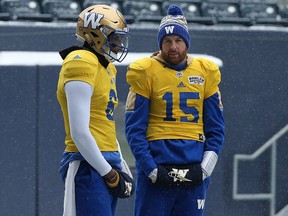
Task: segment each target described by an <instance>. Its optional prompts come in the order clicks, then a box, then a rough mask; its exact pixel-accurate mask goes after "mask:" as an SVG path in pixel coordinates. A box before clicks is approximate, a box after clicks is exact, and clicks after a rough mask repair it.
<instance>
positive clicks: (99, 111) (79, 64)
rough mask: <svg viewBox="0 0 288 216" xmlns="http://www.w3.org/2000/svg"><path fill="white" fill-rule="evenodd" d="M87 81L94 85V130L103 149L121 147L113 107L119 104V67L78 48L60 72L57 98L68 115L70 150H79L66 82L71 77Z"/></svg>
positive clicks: (68, 149)
mask: <svg viewBox="0 0 288 216" xmlns="http://www.w3.org/2000/svg"><path fill="white" fill-rule="evenodd" d="M75 80H77V81H83V82H86V83H88V84H90V85H91V86H92V87H93V88H94V92H93V95H92V98H91V106H90V124H89V128H90V131H91V133H92V135H93V137H94V139H95V140H96V142H97V144H98V147H99V149H100V151H117V150H118V146H117V144H116V131H115V121H114V118H113V111H114V109H115V108H116V107H117V105H118V98H117V92H116V68H115V66H114V65H113V64H111V63H109V65H108V67H107V68H104V67H103V66H102V65H101V64H100V63H99V61H98V58H97V57H96V56H95V54H93V53H92V52H89V51H87V50H76V51H73V52H71V53H69V54H68V55H67V57H66V58H65V59H64V61H63V64H62V68H61V71H60V74H59V80H58V87H57V99H58V101H59V104H60V106H61V110H62V113H63V117H64V126H65V132H66V138H65V144H66V149H65V151H66V152H78V149H77V147H76V145H75V143H74V142H73V140H72V138H71V134H70V127H69V119H68V110H67V101H66V95H65V92H64V85H65V83H67V82H69V81H75Z"/></svg>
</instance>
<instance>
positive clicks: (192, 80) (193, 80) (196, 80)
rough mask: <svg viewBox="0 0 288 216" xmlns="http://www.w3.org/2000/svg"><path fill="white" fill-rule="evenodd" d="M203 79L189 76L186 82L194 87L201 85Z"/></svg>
mask: <svg viewBox="0 0 288 216" xmlns="http://www.w3.org/2000/svg"><path fill="white" fill-rule="evenodd" d="M204 81H205V80H204V78H203V77H200V76H189V77H188V82H189V83H190V84H196V85H203V84H204Z"/></svg>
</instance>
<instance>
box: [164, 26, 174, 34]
mask: <svg viewBox="0 0 288 216" xmlns="http://www.w3.org/2000/svg"><path fill="white" fill-rule="evenodd" d="M165 30H166V34H169V33H171V34H172V33H173V31H174V26H166V27H165Z"/></svg>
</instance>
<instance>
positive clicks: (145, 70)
mask: <svg viewBox="0 0 288 216" xmlns="http://www.w3.org/2000/svg"><path fill="white" fill-rule="evenodd" d="M158 45H159V48H160V50H159V51H158V52H156V53H154V54H153V55H152V56H151V57H147V58H142V59H139V60H137V61H135V62H133V63H131V64H130V65H129V67H128V72H127V82H128V84H129V85H130V91H129V94H128V97H127V101H126V114H125V127H126V137H127V140H128V143H129V146H130V148H131V151H132V153H133V155H134V157H135V161H136V169H137V184H136V200H135V216H143V215H145V216H176V215H178V216H188V215H189V216H202V215H204V209H205V200H206V191H207V188H208V186H209V182H210V178H211V174H212V172H213V170H214V168H215V165H216V163H217V160H218V156H219V154H220V151H221V148H222V145H223V142H224V118H223V106H222V103H221V98H220V91H219V87H218V85H219V83H220V71H219V68H218V66H217V65H216V64H215V63H213V62H211V61H209V60H207V59H204V58H194V57H193V56H190V55H188V49H189V48H190V34H189V31H188V26H187V22H186V19H185V17H184V15H183V12H182V10H181V8H179V7H178V6H177V5H171V6H170V7H169V8H168V14H167V16H165V17H164V18H163V19H162V21H161V23H160V28H159V31H158Z"/></svg>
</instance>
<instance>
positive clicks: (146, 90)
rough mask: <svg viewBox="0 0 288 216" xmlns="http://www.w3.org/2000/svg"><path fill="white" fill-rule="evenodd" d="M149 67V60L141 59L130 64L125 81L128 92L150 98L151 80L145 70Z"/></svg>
mask: <svg viewBox="0 0 288 216" xmlns="http://www.w3.org/2000/svg"><path fill="white" fill-rule="evenodd" d="M150 66H151V60H150V59H149V58H143V59H140V60H138V61H135V62H133V63H131V64H130V65H129V67H128V69H127V75H126V80H127V83H128V84H129V85H130V90H131V91H133V92H135V93H137V94H139V95H141V96H143V97H145V98H150V95H151V89H152V88H151V86H152V79H151V75H150V74H147V71H146V70H147V68H149V67H150Z"/></svg>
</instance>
